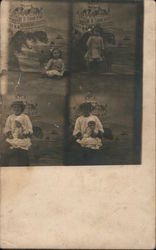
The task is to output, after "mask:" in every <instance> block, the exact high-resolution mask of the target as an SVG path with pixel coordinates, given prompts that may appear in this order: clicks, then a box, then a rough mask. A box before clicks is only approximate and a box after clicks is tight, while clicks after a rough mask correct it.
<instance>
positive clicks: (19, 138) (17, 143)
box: [6, 116, 31, 150]
mask: <svg viewBox="0 0 156 250" xmlns="http://www.w3.org/2000/svg"><path fill="white" fill-rule="evenodd" d="M27 133H28V131H27V128H26V126H25V124H24V123H23V119H22V116H17V118H16V120H15V128H14V130H13V131H12V138H7V139H6V141H7V142H8V143H9V144H10V145H11V146H10V148H11V149H13V148H21V149H25V150H28V149H29V148H30V147H31V141H30V138H29V137H27V136H26V135H27Z"/></svg>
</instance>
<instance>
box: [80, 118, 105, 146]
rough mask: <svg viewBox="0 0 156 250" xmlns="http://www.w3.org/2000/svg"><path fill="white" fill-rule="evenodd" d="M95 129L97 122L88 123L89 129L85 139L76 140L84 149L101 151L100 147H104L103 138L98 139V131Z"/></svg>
mask: <svg viewBox="0 0 156 250" xmlns="http://www.w3.org/2000/svg"><path fill="white" fill-rule="evenodd" d="M95 127H96V123H95V121H92V120H90V121H89V122H88V128H87V130H86V133H85V134H84V136H83V138H82V139H77V140H76V141H77V142H78V143H79V144H80V145H81V146H82V147H85V148H91V149H100V147H101V146H102V142H101V138H99V137H97V135H98V130H97V129H96V128H95Z"/></svg>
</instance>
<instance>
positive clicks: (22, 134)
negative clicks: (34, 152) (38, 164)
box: [4, 101, 33, 166]
mask: <svg viewBox="0 0 156 250" xmlns="http://www.w3.org/2000/svg"><path fill="white" fill-rule="evenodd" d="M11 107H12V108H13V114H12V115H9V117H8V118H7V120H6V124H5V128H4V134H5V137H6V144H7V152H6V154H5V157H6V160H7V165H9V166H29V149H30V146H31V135H32V134H33V130H32V123H31V121H30V119H29V117H28V116H27V115H26V114H24V113H23V112H24V109H25V105H24V103H23V102H22V101H15V102H13V104H12V105H11Z"/></svg>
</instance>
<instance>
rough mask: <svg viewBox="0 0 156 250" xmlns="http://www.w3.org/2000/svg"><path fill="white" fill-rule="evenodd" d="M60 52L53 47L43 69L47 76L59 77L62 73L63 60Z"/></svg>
mask: <svg viewBox="0 0 156 250" xmlns="http://www.w3.org/2000/svg"><path fill="white" fill-rule="evenodd" d="M61 56H62V53H61V51H60V50H59V49H57V48H55V49H53V51H52V58H51V59H50V60H49V61H48V63H47V65H46V67H45V70H46V75H47V76H48V77H56V78H58V79H59V78H61V77H62V76H63V74H64V62H63V60H62V58H61Z"/></svg>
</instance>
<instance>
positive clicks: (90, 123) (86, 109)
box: [73, 103, 104, 149]
mask: <svg viewBox="0 0 156 250" xmlns="http://www.w3.org/2000/svg"><path fill="white" fill-rule="evenodd" d="M80 110H81V112H82V115H81V116H80V117H78V118H77V120H76V123H75V127H74V131H73V136H74V137H75V138H76V142H77V143H79V144H80V145H81V146H82V147H88V148H92V149H93V148H94V149H99V148H100V147H101V146H102V142H101V138H102V136H103V133H104V129H103V126H102V124H101V122H100V120H99V119H98V117H97V116H96V115H92V110H93V106H92V104H91V103H83V104H81V105H80ZM98 138H99V139H100V140H97V139H98ZM92 139H93V140H92Z"/></svg>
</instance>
